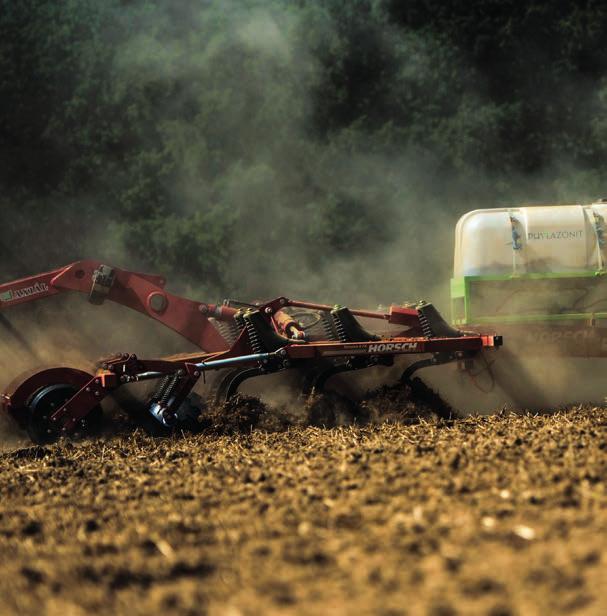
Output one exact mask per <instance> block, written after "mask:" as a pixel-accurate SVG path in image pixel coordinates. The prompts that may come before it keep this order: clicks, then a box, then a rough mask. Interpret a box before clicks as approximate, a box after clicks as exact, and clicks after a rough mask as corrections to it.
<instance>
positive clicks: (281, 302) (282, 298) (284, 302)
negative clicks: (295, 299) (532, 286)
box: [280, 297, 287, 306]
mask: <svg viewBox="0 0 607 616" xmlns="http://www.w3.org/2000/svg"><path fill="white" fill-rule="evenodd" d="M286 303H287V300H286V299H285V298H284V297H281V298H280V305H281V306H284V305H285V304H286Z"/></svg>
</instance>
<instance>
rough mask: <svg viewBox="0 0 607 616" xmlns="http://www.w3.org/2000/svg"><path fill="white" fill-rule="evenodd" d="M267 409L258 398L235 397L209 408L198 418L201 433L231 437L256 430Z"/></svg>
mask: <svg viewBox="0 0 607 616" xmlns="http://www.w3.org/2000/svg"><path fill="white" fill-rule="evenodd" d="M267 414H268V407H267V406H266V405H265V404H264V403H263V402H261V400H259V399H258V398H253V397H251V396H243V395H237V396H234V397H233V398H231V399H230V400H228V401H226V402H224V403H223V404H220V405H218V406H215V407H210V408H209V409H207V410H206V411H205V412H203V413H202V414H201V416H200V419H199V422H200V428H201V430H202V431H203V432H205V433H208V434H215V435H232V434H242V433H247V432H250V431H251V430H252V429H253V428H256V427H257V426H258V425H259V423H260V421H261V419H262V417H263V416H264V415H267Z"/></svg>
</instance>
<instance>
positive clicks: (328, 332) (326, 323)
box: [320, 312, 338, 340]
mask: <svg viewBox="0 0 607 616" xmlns="http://www.w3.org/2000/svg"><path fill="white" fill-rule="evenodd" d="M320 318H321V323H322V327H323V330H324V333H325V336H324V337H325V339H326V340H338V338H337V336H336V335H335V326H334V320H333V318H332V317H331V315H329V314H327V313H326V312H323V313H321V317H320Z"/></svg>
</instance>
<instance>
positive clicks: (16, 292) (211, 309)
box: [0, 260, 236, 353]
mask: <svg viewBox="0 0 607 616" xmlns="http://www.w3.org/2000/svg"><path fill="white" fill-rule="evenodd" d="M102 266H103V264H102V263H101V262H100V261H91V260H87V261H78V262H76V263H72V264H71V265H68V266H66V267H63V268H60V269H57V270H54V271H52V272H47V273H44V274H39V275H37V276H31V277H29V278H22V279H20V280H16V281H14V282H10V283H7V284H4V285H0V311H1V310H4V309H6V308H9V307H11V306H16V305H19V304H24V303H26V302H31V301H35V300H39V299H44V298H46V297H51V296H53V295H57V294H58V293H61V292H63V291H78V292H80V293H86V294H90V293H91V288H92V286H93V277H94V276H95V273H96V272H97V271H98V270H99V269H100V268H101V267H102ZM111 269H112V271H113V275H114V278H113V282H112V285H111V286H110V287H108V289H107V293H106V295H105V297H104V299H108V300H110V301H113V302H116V303H118V304H122V305H123V306H126V307H127V308H131V309H132V310H136V311H137V312H140V313H142V314H145V315H146V316H148V317H150V318H152V319H154V320H156V321H159V322H160V323H162V324H163V325H165V326H166V327H168V328H170V329H172V330H173V331H175V332H177V333H178V334H180V335H182V336H183V337H184V338H186V339H187V340H189V341H190V342H192V343H193V344H195V345H196V346H198V347H199V348H201V349H203V350H204V351H206V352H210V353H212V352H218V351H225V350H227V349H228V348H229V345H228V343H227V342H226V341H225V339H224V338H223V337H222V336H221V335H220V334H219V332H218V331H217V330H216V329H215V327H214V326H213V325H212V323H211V322H210V321H209V319H208V317H209V316H212V317H215V318H217V319H221V320H226V319H229V318H231V317H232V316H233V314H234V312H236V311H235V310H234V309H233V308H229V307H226V306H216V305H214V304H203V303H200V302H195V301H192V300H189V299H186V298H184V297H179V296H177V295H173V294H172V293H168V292H167V291H165V290H164V285H165V283H166V281H165V279H164V278H163V277H162V276H152V275H149V274H141V273H138V272H130V271H128V270H121V269H119V268H111Z"/></svg>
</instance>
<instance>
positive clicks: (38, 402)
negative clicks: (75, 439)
mask: <svg viewBox="0 0 607 616" xmlns="http://www.w3.org/2000/svg"><path fill="white" fill-rule="evenodd" d="M77 391H78V389H76V388H75V387H74V386H73V385H67V384H65V383H59V384H56V385H47V386H46V387H43V388H42V389H39V390H38V391H37V392H36V393H35V394H34V395H33V396H32V398H31V400H30V401H29V403H28V405H27V409H28V419H27V426H26V429H27V433H28V434H29V436H30V438H31V439H32V440H33V441H34V442H35V443H37V444H39V445H45V444H48V443H53V442H54V441H56V440H57V439H58V438H59V437H60V436H61V432H60V429H59V428H58V426H57V425H56V424H54V423H53V422H52V421H51V415H52V414H53V413H54V412H55V411H56V410H57V409H59V408H61V407H62V406H63V405H64V404H65V403H66V402H67V401H68V400H69V399H70V398H71V397H72V396H74V394H75V393H76V392H77ZM102 423H103V411H102V410H101V406H96V407H95V408H94V409H93V410H92V411H91V412H90V413H89V414H88V415H87V416H86V417H84V418H83V419H82V420H81V422H80V425H79V427H78V428H76V430H75V433H78V434H95V433H97V432H99V430H100V429H101V426H102Z"/></svg>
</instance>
